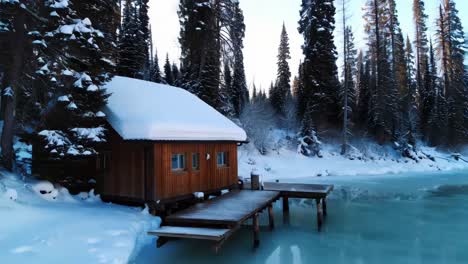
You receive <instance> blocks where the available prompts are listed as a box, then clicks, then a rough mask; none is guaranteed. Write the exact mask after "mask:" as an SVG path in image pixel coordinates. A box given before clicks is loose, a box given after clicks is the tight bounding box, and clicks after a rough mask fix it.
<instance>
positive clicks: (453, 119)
mask: <svg viewBox="0 0 468 264" xmlns="http://www.w3.org/2000/svg"><path fill="white" fill-rule="evenodd" d="M441 20H442V21H440V22H439V24H441V25H442V27H444V29H443V32H444V33H445V34H442V33H438V34H439V39H440V38H443V43H444V44H445V48H444V50H445V51H443V52H442V53H443V54H444V56H443V58H442V60H443V61H445V62H443V64H444V63H445V67H444V74H445V75H446V77H448V79H447V80H446V85H448V86H446V87H445V93H446V100H447V104H448V105H447V106H448V109H447V110H448V143H449V144H450V145H458V144H461V143H465V142H466V141H467V138H468V132H467V130H466V121H467V117H466V115H465V114H466V109H465V107H466V105H467V96H466V83H465V79H464V78H465V76H466V73H465V68H464V57H465V50H464V45H465V34H464V32H463V27H462V25H461V21H460V18H459V16H458V10H457V8H456V5H455V2H454V1H453V0H444V13H443V17H442V19H441ZM440 45H443V44H442V43H441V44H440Z"/></svg>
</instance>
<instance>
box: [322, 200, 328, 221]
mask: <svg viewBox="0 0 468 264" xmlns="http://www.w3.org/2000/svg"><path fill="white" fill-rule="evenodd" d="M322 209H323V217H324V218H325V217H327V199H326V198H322Z"/></svg>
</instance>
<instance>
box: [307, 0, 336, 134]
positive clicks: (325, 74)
mask: <svg viewBox="0 0 468 264" xmlns="http://www.w3.org/2000/svg"><path fill="white" fill-rule="evenodd" d="M334 15H335V6H334V5H333V1H331V0H318V1H310V0H303V1H302V5H301V11H300V16H301V19H300V20H299V33H301V34H302V35H303V37H304V44H303V45H302V51H303V53H304V56H305V61H304V62H303V65H302V71H303V72H304V74H303V84H304V93H303V96H304V97H305V98H304V100H300V101H299V106H298V114H299V117H300V119H301V120H302V119H304V115H305V112H306V111H309V112H312V116H313V117H312V119H314V121H315V124H316V125H317V126H318V127H319V126H321V125H322V126H327V125H328V126H329V125H334V126H337V125H338V118H339V112H340V111H339V105H340V104H339V95H338V91H339V82H338V78H337V72H338V70H337V66H336V59H337V52H336V47H335V44H334V37H333V31H334V29H335V18H334ZM307 109H308V110H307Z"/></svg>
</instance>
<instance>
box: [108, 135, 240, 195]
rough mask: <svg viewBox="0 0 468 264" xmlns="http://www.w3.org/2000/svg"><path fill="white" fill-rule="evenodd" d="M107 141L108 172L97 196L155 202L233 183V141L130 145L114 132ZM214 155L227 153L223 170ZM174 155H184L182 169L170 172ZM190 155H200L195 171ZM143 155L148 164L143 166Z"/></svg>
mask: <svg viewBox="0 0 468 264" xmlns="http://www.w3.org/2000/svg"><path fill="white" fill-rule="evenodd" d="M109 142H110V147H111V151H110V153H111V156H110V169H109V171H108V172H107V173H105V175H104V176H103V179H102V184H100V186H102V187H101V188H100V189H101V190H100V193H102V194H103V195H106V196H112V197H119V198H122V199H126V198H129V199H131V200H137V201H158V200H162V199H171V198H177V197H179V196H184V195H189V194H192V193H194V192H208V191H213V190H219V189H223V188H227V187H229V186H232V185H233V184H236V183H237V144H236V143H234V142H232V143H229V142H228V143H225V142H194V143H180V142H156V143H154V142H137V141H133V142H132V141H123V140H122V139H121V138H120V137H119V136H118V135H117V134H116V133H111V135H110V138H109ZM145 148H146V155H145ZM148 151H149V153H148ZM218 152H226V153H228V160H229V161H228V166H227V167H218V166H217V162H216V158H217V153H218ZM176 153H181V154H185V163H186V170H184V171H181V172H174V171H172V165H171V160H172V154H176ZM192 153H199V154H200V160H199V162H200V169H199V170H198V171H197V170H193V169H192ZM207 154H209V156H210V159H209V160H207V159H206V157H207ZM145 156H146V159H147V160H150V163H151V164H147V163H148V162H146V164H145ZM151 161H152V162H151ZM145 174H146V176H145Z"/></svg>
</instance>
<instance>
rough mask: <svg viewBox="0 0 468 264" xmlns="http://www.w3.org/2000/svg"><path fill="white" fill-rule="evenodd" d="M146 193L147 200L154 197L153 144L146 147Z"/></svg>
mask: <svg viewBox="0 0 468 264" xmlns="http://www.w3.org/2000/svg"><path fill="white" fill-rule="evenodd" d="M143 166H144V182H145V184H144V186H145V187H144V195H145V201H151V200H153V199H154V191H155V190H154V188H155V187H154V182H155V181H154V176H155V175H154V151H153V147H152V146H147V147H145V149H144V165H143Z"/></svg>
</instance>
